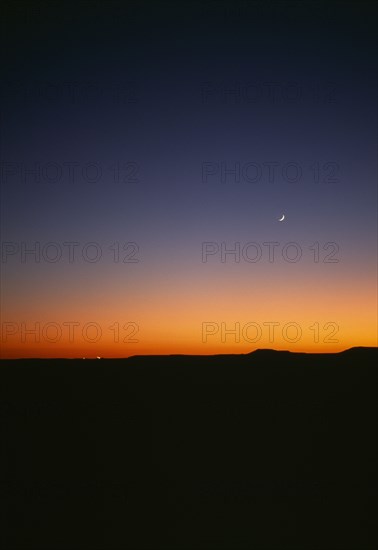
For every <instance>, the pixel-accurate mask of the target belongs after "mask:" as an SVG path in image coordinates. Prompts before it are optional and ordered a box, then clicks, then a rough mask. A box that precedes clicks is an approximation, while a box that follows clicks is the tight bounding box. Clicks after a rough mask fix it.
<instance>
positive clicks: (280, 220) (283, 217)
mask: <svg viewBox="0 0 378 550" xmlns="http://www.w3.org/2000/svg"><path fill="white" fill-rule="evenodd" d="M284 219H285V214H282V218H280V219H279V220H278V221H279V222H283V221H284Z"/></svg>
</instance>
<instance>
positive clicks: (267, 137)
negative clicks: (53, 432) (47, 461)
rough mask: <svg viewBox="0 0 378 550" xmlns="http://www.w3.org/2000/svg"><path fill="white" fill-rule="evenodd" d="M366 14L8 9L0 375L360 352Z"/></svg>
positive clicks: (372, 279) (372, 226)
mask: <svg viewBox="0 0 378 550" xmlns="http://www.w3.org/2000/svg"><path fill="white" fill-rule="evenodd" d="M375 14H376V5H375V3H373V2H367V1H359V2H345V1H343V2H337V1H335V2H322V1H318V2H312V1H309V2H305V3H304V2H285V1H279V2H271V1H266V2H262V1H258V0H256V1H251V2H245V1H240V2H225V1H222V0H220V1H216V2H215V1H202V2H199V1H198V2H197V1H192V2H187V1H184V2H173V1H172V2H171V1H167V2H143V1H139V2H127V3H125V2H116V1H110V2H106V3H105V2H99V1H92V2H89V1H88V2H78V3H77V6H76V9H75V10H72V9H68V7H67V6H65V5H64V4H63V3H62V4H61V5H58V4H57V3H45V2H35V3H26V2H19V3H17V4H14V3H13V4H9V6H8V8H6V11H5V16H4V17H3V20H4V21H3V25H4V29H3V33H2V34H3V47H4V50H5V66H4V69H3V74H2V85H1V96H2V105H3V106H2V110H1V234H2V236H1V247H2V249H1V264H0V266H1V278H2V285H1V327H2V335H1V349H2V351H1V356H2V357H5V358H6V357H12V358H13V357H96V356H100V357H126V356H130V355H136V354H176V353H179V354H181V353H190V354H213V353H248V352H250V351H253V350H254V349H257V348H274V349H288V350H291V351H308V352H319V353H320V352H337V351H340V350H343V349H347V348H350V347H352V346H375V345H377V283H376V281H377V246H376V242H377V241H376V234H377V185H376V184H377V104H376V97H377V82H376V65H375V49H376V39H375V37H374V17H375ZM283 215H284V216H285V218H284V220H283V221H279V219H280V218H282V216H283Z"/></svg>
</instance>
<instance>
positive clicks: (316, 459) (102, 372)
mask: <svg viewBox="0 0 378 550" xmlns="http://www.w3.org/2000/svg"><path fill="white" fill-rule="evenodd" d="M376 358H377V349H376V348H352V349H350V350H346V351H344V352H341V353H329V354H305V353H291V352H285V351H282V352H278V351H274V350H256V351H254V352H252V353H250V354H245V355H215V356H185V355H171V356H135V357H130V358H128V359H102V360H101V361H99V360H97V359H94V360H88V359H87V360H85V361H83V360H82V359H77V360H76V359H74V360H72V359H56V360H47V359H24V360H2V361H1V363H0V373H1V375H0V376H1V384H0V397H1V409H2V419H3V422H2V434H1V442H2V446H3V453H2V456H3V459H2V460H3V465H2V467H1V493H2V499H3V501H4V504H5V506H4V513H3V514H2V526H1V529H0V537H1V540H0V542H1V544H2V547H3V548H5V549H16V548H17V549H29V548H30V549H31V548H33V549H38V550H42V549H62V550H63V549H91V550H92V549H98V550H105V549H106V550H113V549H120V548H122V549H151V550H152V549H158V548H159V549H180V548H183V549H184V548H185V549H197V548H198V549H205V548H206V549H208V548H212V549H215V548H219V549H220V548H222V549H223V548H224V549H226V548H227V549H230V550H231V549H238V548H243V549H244V548H245V549H246V548H248V549H252V548H253V549H255V548H256V549H265V548H267V549H268V548H269V549H278V548H287V549H291V550H292V549H301V550H306V549H311V550H312V549H315V548H316V549H332V550H334V549H340V550H341V549H343V550H347V549H348V550H349V549H350V550H351V549H353V550H357V549H359V550H362V549H373V548H374V547H375V545H374V541H376V538H375V537H376V535H375V533H376V522H375V516H376V514H375V511H376V509H375V504H376V431H377V430H376V375H377V368H376Z"/></svg>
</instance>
